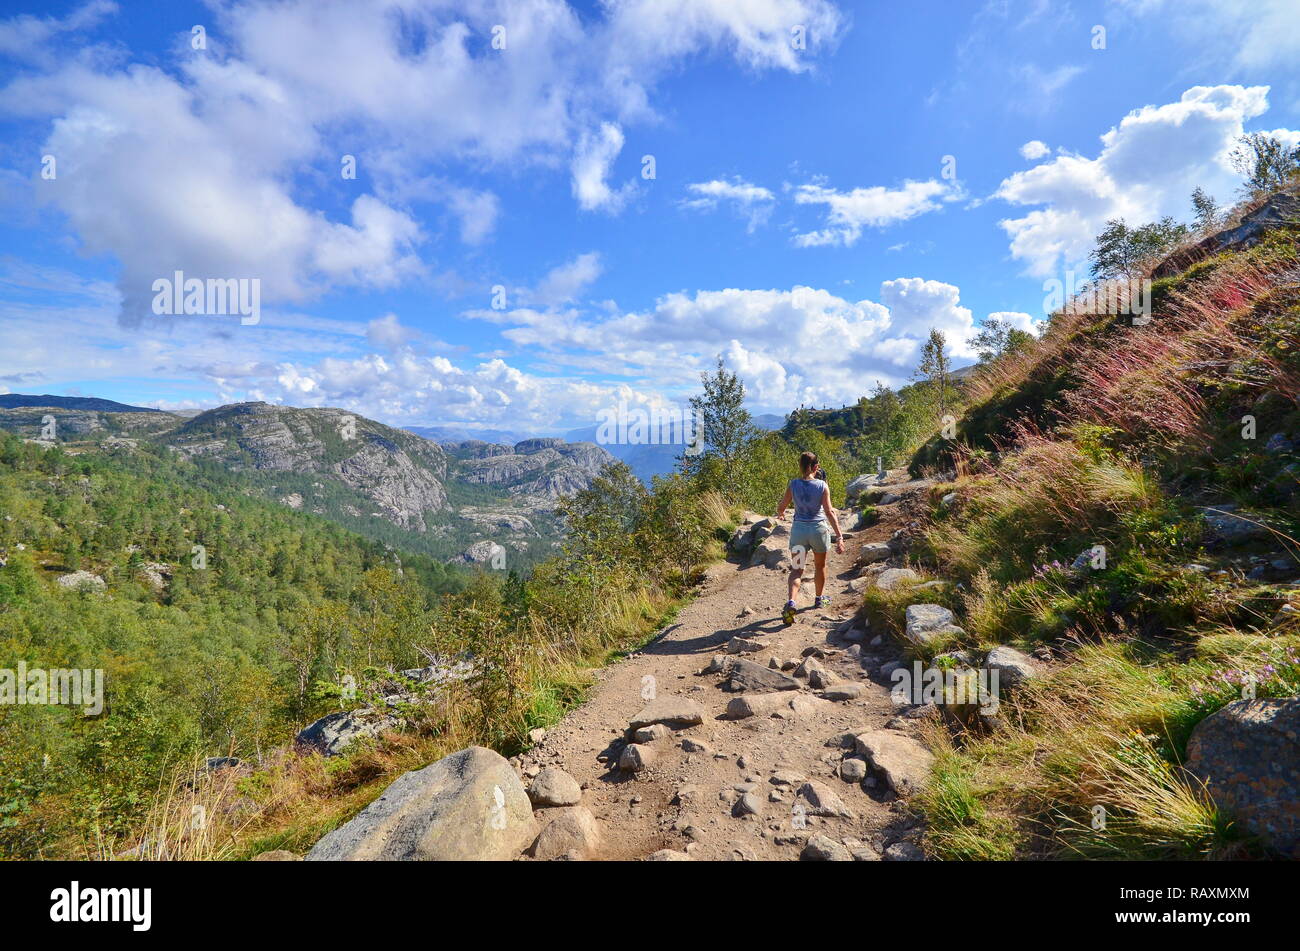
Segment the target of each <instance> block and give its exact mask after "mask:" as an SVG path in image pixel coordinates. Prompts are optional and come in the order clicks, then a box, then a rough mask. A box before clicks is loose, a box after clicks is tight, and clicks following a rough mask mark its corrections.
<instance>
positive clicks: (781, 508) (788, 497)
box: [776, 485, 794, 522]
mask: <svg viewBox="0 0 1300 951" xmlns="http://www.w3.org/2000/svg"><path fill="white" fill-rule="evenodd" d="M793 501H794V491H793V490H792V489H791V488H790V486H788V485H787V486H786V487H785V495H783V496H782V497H781V504H780V505H778V506H777V507H776V519H777V521H778V522H779V521H780V520H781V519H783V518H785V510H786V509H788V508H789V507H790V503H791V502H793Z"/></svg>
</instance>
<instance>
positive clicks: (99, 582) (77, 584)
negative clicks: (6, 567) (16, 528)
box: [18, 545, 107, 594]
mask: <svg viewBox="0 0 1300 951" xmlns="http://www.w3.org/2000/svg"><path fill="white" fill-rule="evenodd" d="M18 547H19V548H20V549H21V548H22V547H23V546H21V545H19V546H18ZM57 583H58V585H59V587H61V588H67V589H68V590H69V591H82V592H85V593H87V594H95V593H98V592H100V591H103V590H104V588H105V587H107V585H105V583H104V579H103V578H101V577H100V576H99V575H95V574H91V573H90V572H89V571H74V572H72V573H71V574H66V575H60V576H59V579H58V582H57Z"/></svg>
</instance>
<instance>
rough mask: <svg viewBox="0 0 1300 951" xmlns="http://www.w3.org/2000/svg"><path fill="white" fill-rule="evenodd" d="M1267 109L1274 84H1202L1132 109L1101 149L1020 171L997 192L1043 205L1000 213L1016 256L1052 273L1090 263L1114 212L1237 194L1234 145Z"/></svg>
mask: <svg viewBox="0 0 1300 951" xmlns="http://www.w3.org/2000/svg"><path fill="white" fill-rule="evenodd" d="M1267 108H1268V87H1267V86H1234V85H1222V86H1196V87H1193V88H1192V89H1189V90H1187V91H1186V92H1185V93H1183V95H1182V96H1181V98H1180V99H1179V100H1178V101H1177V102H1171V103H1166V104H1164V105H1147V106H1143V107H1141V108H1140V109H1135V110H1133V111H1132V112H1130V113H1129V114H1128V115H1126V116H1125V117H1124V118H1123V119H1122V120H1121V121H1120V123H1119V124H1118V125H1117V126H1115V127H1113V128H1111V129H1110V130H1109V131H1107V132H1106V133H1105V134H1104V135H1102V136H1101V149H1100V151H1099V152H1098V154H1097V156H1096V157H1095V158H1088V157H1085V156H1082V155H1071V154H1061V155H1058V156H1057V157H1056V158H1054V159H1053V160H1051V161H1049V162H1044V163H1042V164H1040V165H1036V166H1034V167H1033V168H1031V169H1027V170H1025V171H1022V172H1016V173H1015V174H1013V175H1011V176H1010V177H1009V178H1007V179H1005V180H1004V181H1003V182H1002V183H1001V185H1000V186H999V187H998V189H997V192H996V197H998V198H1001V199H1003V200H1004V201H1007V202H1009V203H1011V204H1013V205H1021V206H1040V207H1036V208H1034V210H1032V211H1029V212H1028V213H1027V214H1025V215H1023V216H1021V217H1013V218H1007V219H1005V220H1003V221H1002V222H1000V224H1001V226H1002V228H1003V229H1004V230H1005V231H1006V233H1007V234H1008V235H1009V236H1010V238H1011V254H1012V256H1013V257H1014V258H1015V259H1017V260H1019V261H1021V262H1023V263H1024V265H1025V269H1026V271H1027V272H1028V273H1029V274H1031V275H1034V276H1037V277H1046V276H1049V275H1051V274H1053V273H1056V272H1057V271H1058V270H1059V269H1061V268H1064V267H1075V266H1077V265H1079V264H1080V263H1081V262H1083V261H1084V260H1085V259H1086V257H1087V254H1088V252H1089V250H1090V249H1091V247H1092V243H1093V240H1094V238H1095V237H1096V235H1097V234H1098V233H1099V232H1100V231H1101V230H1102V228H1103V227H1104V226H1105V223H1106V221H1107V219H1110V218H1124V219H1126V220H1127V221H1129V222H1130V223H1135V224H1136V223H1142V222H1146V221H1151V220H1153V219H1155V218H1158V217H1161V216H1163V215H1173V216H1175V217H1185V216H1186V213H1187V211H1188V196H1189V195H1190V194H1191V192H1192V190H1193V189H1194V188H1196V187H1197V186H1200V187H1202V188H1204V189H1206V191H1208V192H1209V193H1210V194H1212V195H1215V196H1216V197H1218V198H1220V199H1221V200H1224V199H1230V198H1231V196H1232V194H1233V192H1234V189H1235V187H1236V185H1237V184H1238V182H1239V179H1238V178H1237V176H1236V173H1235V172H1233V171H1232V168H1231V165H1230V162H1229V158H1228V157H1229V154H1230V153H1231V151H1232V149H1233V147H1234V146H1235V145H1236V142H1237V139H1238V137H1239V136H1240V135H1241V134H1242V131H1243V129H1244V127H1245V124H1246V123H1248V122H1249V121H1250V120H1252V119H1254V118H1256V117H1258V116H1260V115H1261V114H1263V113H1264V112H1265V110H1267Z"/></svg>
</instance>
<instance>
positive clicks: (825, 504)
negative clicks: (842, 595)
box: [776, 452, 844, 626]
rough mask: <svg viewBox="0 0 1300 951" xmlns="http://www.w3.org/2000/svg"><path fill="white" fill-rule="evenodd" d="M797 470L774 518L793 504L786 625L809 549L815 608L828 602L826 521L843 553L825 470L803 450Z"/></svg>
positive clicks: (813, 455) (791, 620) (791, 618)
mask: <svg viewBox="0 0 1300 951" xmlns="http://www.w3.org/2000/svg"><path fill="white" fill-rule="evenodd" d="M799 469H800V471H801V472H802V473H803V475H802V476H801V477H800V478H798V479H791V480H790V484H789V485H788V486H786V489H785V497H784V498H782V499H781V504H780V505H779V506H778V507H777V510H776V517H777V520H778V521H779V520H780V519H783V518H785V510H786V509H787V508H789V506H790V503H791V502H793V503H794V522H793V523H792V524H791V525H790V599H789V600H788V601H786V603H785V610H784V611H782V612H781V620H782V621H783V622H784V623H785V624H786V626H789V625H791V624H793V623H794V599H795V596H796V595H797V594H798V593H799V585H800V583H801V582H802V581H803V569H804V566H805V565H806V564H807V563H808V553H809V552H812V557H813V566H814V568H815V570H816V574H815V576H814V580H815V584H816V586H817V601H816V603H815V605H814V607H818V608H824V607H828V606H829V605H830V603H831V599H830V595H823V594H822V590H823V589H824V588H825V587H826V552H827V550H828V549H829V548H830V533H829V532H828V531H827V530H826V523H827V521H829V522H830V526H831V528H832V529H833V530H834V531H835V551H836V553H837V554H840V555H842V554H844V536H843V535H842V534H841V533H840V522H839V519H837V518H836V517H835V510H834V509H833V508H831V490H830V488H829V487H828V486H827V485H826V481H825V479H824V478H819V476H824V475H825V473H824V472H823V471H822V468H821V466H819V465H818V464H817V454H816V453H813V452H805V453H803V455H801V456H800V457H799Z"/></svg>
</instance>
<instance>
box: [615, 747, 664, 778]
mask: <svg viewBox="0 0 1300 951" xmlns="http://www.w3.org/2000/svg"><path fill="white" fill-rule="evenodd" d="M655 759H656V755H655V751H654V748H653V747H650V746H644V745H642V744H639V743H629V744H628V745H627V746H625V747H623V752H622V753H621V754H620V755H619V757H618V768H619V769H621V770H622V771H623V772H625V773H639V772H641V770H643V769H645V768H646V767H647V766H649V765H650V764H652V763H653V762H654V761H655Z"/></svg>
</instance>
